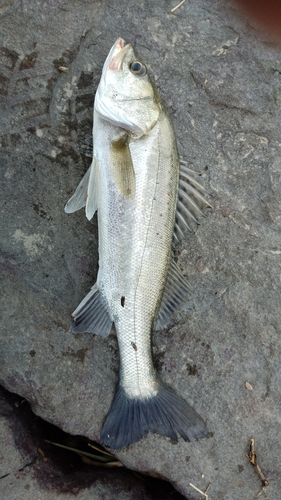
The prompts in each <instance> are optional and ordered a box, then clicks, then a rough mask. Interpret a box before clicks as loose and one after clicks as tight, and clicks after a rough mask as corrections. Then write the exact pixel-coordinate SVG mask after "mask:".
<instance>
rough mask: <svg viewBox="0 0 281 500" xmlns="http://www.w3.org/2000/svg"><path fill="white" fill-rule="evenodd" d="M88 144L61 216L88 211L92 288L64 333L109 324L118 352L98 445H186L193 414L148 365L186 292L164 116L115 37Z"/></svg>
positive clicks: (171, 146) (169, 131)
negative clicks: (160, 325) (155, 440)
mask: <svg viewBox="0 0 281 500" xmlns="http://www.w3.org/2000/svg"><path fill="white" fill-rule="evenodd" d="M134 69H136V70H140V71H136V72H134V71H133V70H134ZM132 75H133V80H132V81H133V83H134V87H133V90H132V82H131V81H130V80H131V78H132ZM126 79H127V80H129V81H128V82H127V80H126ZM93 142H94V147H93V163H92V165H91V167H90V169H91V171H90V174H89V173H87V174H86V175H85V182H83V180H82V181H81V183H80V184H79V186H78V188H77V190H76V192H75V193H74V195H73V197H72V198H71V199H70V200H69V202H68V204H67V205H66V211H67V212H68V213H70V212H73V211H75V210H77V209H79V208H81V207H82V206H85V205H86V215H87V217H88V218H91V217H92V216H93V213H94V212H95V210H96V209H97V210H98V232H99V271H98V277H97V282H96V284H95V285H94V287H93V288H92V290H91V291H90V292H89V294H88V295H87V296H86V297H85V299H83V301H82V302H81V304H80V305H79V306H78V308H77V309H76V311H74V313H73V316H74V323H73V325H72V328H71V329H72V331H74V332H77V333H78V332H84V331H88V332H93V333H96V334H100V335H103V336H107V335H108V334H109V333H110V329H111V326H112V323H114V325H115V329H116V332H117V338H118V345H119V351H120V375H119V384H118V387H117V391H116V394H115V397H114V400H113V403H112V405H111V408H110V410H109V413H108V415H107V418H106V421H105V424H104V427H103V430H102V434H101V441H102V443H103V444H104V445H105V446H108V447H111V448H115V449H119V448H122V447H124V446H129V445H131V444H132V443H134V442H136V441H138V440H139V439H141V438H142V437H143V436H145V435H146V434H147V433H148V432H149V431H151V432H156V433H159V434H163V435H167V436H169V437H170V438H172V439H174V440H176V439H177V433H179V434H180V435H181V436H182V437H183V438H184V439H186V440H190V438H192V437H194V438H200V437H203V436H205V435H206V433H207V429H206V426H205V424H204V422H203V420H202V418H201V417H200V416H199V415H198V414H197V413H196V412H195V410H193V408H191V407H190V406H189V405H188V403H187V402H186V401H184V400H183V399H182V398H180V397H179V396H177V395H176V394H175V393H174V392H173V391H172V390H171V389H170V388H168V387H167V386H166V385H165V384H164V383H163V382H162V381H161V380H160V378H159V376H158V375H157V373H156V370H155V368H154V365H153V360H152V352H151V333H152V329H153V325H154V324H155V321H156V319H157V315H158V314H160V316H161V310H162V311H163V314H162V316H163V315H164V316H165V314H166V315H167V314H170V313H172V312H173V310H174V306H175V305H176V306H177V305H178V303H179V301H180V298H179V297H180V295H181V291H182V290H181V287H182V288H184V287H186V282H185V280H184V278H183V277H182V276H180V273H179V270H178V269H177V268H176V265H175V263H174V262H173V260H172V239H173V234H174V226H175V219H176V211H177V203H178V186H179V174H180V165H179V158H178V154H177V148H176V142H175V137H174V132H173V128H172V125H171V122H170V119H169V117H168V115H167V113H166V111H165V109H164V107H163V106H162V104H161V102H160V99H159V97H158V95H157V93H156V92H155V90H154V89H153V86H152V84H151V82H150V80H149V78H148V77H147V74H146V68H145V66H144V65H143V64H142V63H140V62H139V59H138V58H137V57H136V55H135V52H134V50H133V49H132V47H131V46H130V45H125V43H124V41H123V40H122V39H118V40H117V41H116V42H115V44H114V46H113V47H112V49H111V51H110V53H109V55H108V57H107V59H106V62H105V65H104V68H103V73H102V78H101V82H100V85H99V87H98V90H97V94H96V99H95V106H94V126H93ZM81 193H84V195H83V196H84V198H83V197H81ZM200 196H201V195H200ZM201 198H202V196H201ZM170 288H171V290H172V292H173V291H174V294H175V297H174V298H173V296H170V295H171V290H170ZM166 289H167V292H166ZM172 295H173V294H172ZM167 296H168V300H167ZM163 302H164V304H163ZM165 311H166V312H165ZM167 311H168V313H167Z"/></svg>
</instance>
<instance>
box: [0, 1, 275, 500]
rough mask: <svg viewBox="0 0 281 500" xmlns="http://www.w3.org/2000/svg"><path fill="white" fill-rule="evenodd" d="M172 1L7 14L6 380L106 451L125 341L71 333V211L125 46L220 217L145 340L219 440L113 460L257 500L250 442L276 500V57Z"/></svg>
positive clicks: (219, 10)
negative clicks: (120, 45) (93, 125)
mask: <svg viewBox="0 0 281 500" xmlns="http://www.w3.org/2000/svg"><path fill="white" fill-rule="evenodd" d="M176 3H177V2H171V1H168V0H166V1H164V2H157V1H156V2H155V1H152V0H149V1H146V2H129V1H128V0H119V1H118V2H112V1H109V0H106V1H102V2H93V1H92V0H91V1H87V0H86V1H85V0H83V1H82V0H69V1H66V0H43V1H42V0H40V1H38V0H37V1H36V0H32V1H27V0H22V1H17V0H14V1H12V0H10V1H8V0H7V1H6V2H5V3H4V5H2V6H1V7H0V16H1V17H0V25H1V30H0V46H1V48H0V58H1V71H0V73H1V76H0V93H1V114H0V135H1V137H0V144H1V148H0V155H1V160H0V161H1V172H0V175H1V185H2V186H3V188H4V190H3V191H2V193H3V194H4V195H3V194H2V196H1V205H2V206H1V218H2V221H1V224H0V231H1V248H2V253H1V260H0V262H1V269H2V286H1V292H2V295H3V297H2V299H1V306H2V311H1V315H2V320H1V351H2V352H1V363H0V381H1V383H2V384H3V385H4V387H5V388H6V389H8V390H9V391H12V392H16V393H18V394H20V395H21V396H23V397H25V398H26V399H27V400H28V401H29V402H30V403H31V405H32V408H33V410H34V412H35V413H36V414H38V415H40V416H42V417H43V418H44V419H47V420H48V421H50V422H52V423H54V424H55V425H58V426H60V427H61V428H63V429H64V430H66V431H67V432H70V433H72V434H81V435H84V436H88V437H89V438H91V439H96V440H98V439H99V434H100V430H101V426H102V422H103V420H104V418H105V415H106V413H107V411H108V409H109V406H110V403H111V400H112V397H113V392H114V387H115V384H116V381H117V372H118V349H117V341H116V337H115V336H114V335H112V336H110V338H109V339H102V338H99V337H96V336H91V335H87V334H85V335H79V336H78V335H76V336H75V335H72V334H70V333H69V332H68V328H69V325H70V313H71V312H72V311H73V309H74V308H75V307H76V306H77V304H78V303H79V301H80V300H81V299H82V298H83V296H84V295H85V294H86V293H87V291H88V290H89V288H90V286H91V285H92V284H93V282H94V281H95V276H96V273H97V223H96V219H94V221H93V222H91V223H90V222H88V221H87V220H86V218H85V215H84V213H83V212H82V211H81V212H80V213H75V214H73V215H71V216H67V215H66V214H65V213H64V211H63V207H64V204H65V203H66V201H67V199H68V198H69V196H70V195H71V194H72V192H73V190H74V189H75V187H76V186H77V184H78V182H79V180H80V179H81V177H82V175H83V173H84V172H85V171H86V169H87V166H88V165H89V162H90V159H89V158H88V157H86V156H85V155H84V154H83V144H82V145H81V141H83V138H84V136H85V130H86V129H88V128H89V127H88V121H89V119H91V109H92V105H93V99H94V93H95V89H96V87H97V83H98V81H99V78H100V74H101V68H102V64H103V61H104V59H105V57H106V55H107V53H108V50H109V48H110V47H111V45H112V43H113V42H114V41H115V39H116V38H117V37H118V36H122V37H123V38H125V39H126V40H128V41H131V42H132V43H133V44H134V45H135V46H136V49H137V50H138V52H139V53H140V54H141V56H142V59H143V60H144V61H145V62H146V63H147V65H148V67H149V69H150V72H151V74H152V75H153V77H154V79H155V82H156V85H157V87H158V89H159V90H160V93H161V96H162V97H163V99H164V100H165V101H166V104H167V107H168V109H169V112H170V114H171V117H172V119H173V122H174V125H175V129H176V135H177V138H178V146H179V151H180V154H181V155H183V156H184V158H185V159H186V161H188V164H189V166H190V167H191V168H193V169H194V170H196V171H197V172H199V174H200V176H201V179H202V182H203V184H204V185H205V186H206V187H207V188H208V189H209V190H210V192H211V193H212V195H213V196H212V205H213V210H212V211H210V212H209V213H207V217H206V218H205V219H203V220H202V221H201V225H200V226H199V227H198V229H197V230H196V232H195V233H194V234H192V235H189V236H188V237H187V238H186V240H185V241H184V242H183V243H182V244H181V245H180V246H179V247H178V248H177V249H176V255H177V257H178V263H179V265H180V267H181V268H182V270H183V271H184V273H186V274H187V275H188V278H189V281H190V282H191V283H192V285H193V286H194V288H195V292H194V295H193V298H192V301H191V302H190V303H189V304H188V305H187V308H186V311H182V313H181V315H180V317H179V322H178V323H177V324H176V325H175V326H173V327H172V328H171V329H169V330H168V331H164V332H157V333H155V334H154V337H153V344H154V354H155V357H156V361H157V365H158V368H159V370H160V372H161V376H162V378H163V379H164V380H165V381H166V382H167V383H168V384H170V385H171V386H173V387H174V388H175V389H176V390H177V391H178V392H179V393H180V394H181V395H182V396H183V397H185V398H186V399H187V400H188V401H189V402H190V403H191V404H192V405H194V407H195V408H196V410H197V411H198V412H199V413H200V414H201V415H202V416H203V417H204V418H205V419H206V421H207V424H208V427H209V429H210V431H211V432H212V436H211V437H209V438H208V439H204V440H201V441H199V442H195V443H194V442H192V443H185V442H183V441H182V440H180V441H179V443H178V444H177V445H174V444H172V443H170V441H169V440H168V439H166V438H164V437H160V436H157V435H149V436H148V437H147V438H146V439H145V440H143V441H142V442H140V443H138V444H136V445H134V446H132V447H131V448H129V449H128V450H125V451H122V452H120V453H118V457H119V458H120V460H121V461H123V462H124V464H125V465H127V466H128V467H130V468H133V469H136V470H144V471H145V470H146V471H156V472H158V473H160V474H162V475H163V476H165V477H166V478H168V479H169V480H170V481H171V482H172V483H173V484H174V485H175V486H176V488H177V489H178V490H179V491H180V492H182V493H183V494H184V495H185V496H186V498H189V499H190V500H197V499H202V498H203V496H202V494H200V493H198V492H196V490H194V489H193V488H192V487H191V486H190V483H192V484H194V485H196V486H197V487H198V488H199V489H200V490H202V491H205V489H206V488H207V486H208V485H209V484H211V487H210V489H209V491H208V494H209V499H211V500H245V499H247V500H251V499H252V498H255V495H256V494H257V493H259V491H260V490H261V482H260V480H259V478H258V477H257V475H256V474H255V472H254V470H253V468H252V467H251V465H250V464H249V462H248V459H247V458H246V453H247V452H248V450H249V439H250V438H254V439H255V442H256V451H257V455H258V460H259V462H260V466H261V467H262V469H263V471H264V473H265V474H266V476H267V478H268V480H269V482H270V485H269V487H268V489H267V495H268V497H269V498H270V499H271V500H279V498H280V489H281V462H280V442H281V418H280V411H281V396H280V387H281V370H280V359H281V339H280V305H281V301H280V259H281V237H280V225H281V217H280V209H281V206H280V204H281V202H280V200H281V196H280V194H281V193H280V188H281V177H280V176H281V174H280V172H281V135H280V116H281V112H280V104H281V76H280V75H281V52H280V49H278V48H277V47H276V46H274V45H273V44H272V43H271V42H270V40H268V38H267V37H266V36H264V35H263V34H262V33H261V32H260V31H258V30H256V29H255V28H254V27H251V26H250V25H249V23H248V22H247V21H246V20H244V18H243V17H241V16H240V14H239V13H238V12H237V11H236V10H235V9H234V8H233V7H232V5H231V4H229V3H227V4H226V3H225V2H222V0H221V1H218V0H217V1H214V0H189V1H188V2H185V4H184V5H183V6H182V7H180V8H179V9H178V10H176V11H175V12H174V13H173V14H172V13H171V12H170V10H171V8H172V7H173V6H174V5H175V4H176ZM60 66H64V67H67V68H68V71H67V72H61V71H59V69H58V68H59V67H60ZM246 382H248V383H249V384H250V385H251V387H252V390H250V389H247V387H246V386H245V384H246ZM248 387H250V386H248ZM17 460H18V461H19V463H20V460H22V458H20V457H18V458H17ZM264 497H265V496H264ZM42 498H44V497H43V496H42ZM48 498H50V497H48ZM261 498H262V497H261Z"/></svg>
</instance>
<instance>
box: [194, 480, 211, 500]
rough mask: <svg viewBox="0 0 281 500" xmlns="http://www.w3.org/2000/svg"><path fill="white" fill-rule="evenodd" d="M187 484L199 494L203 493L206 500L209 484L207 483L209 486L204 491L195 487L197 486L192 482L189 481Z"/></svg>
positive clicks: (207, 499)
mask: <svg viewBox="0 0 281 500" xmlns="http://www.w3.org/2000/svg"><path fill="white" fill-rule="evenodd" d="M189 486H191V488H194V490H196V491H198V493H201V495H203V497H205V498H206V500H209V497H208V495H207V492H208V491H209V489H210V486H211V484H209V486H208V487H207V489H206V491H205V492H204V491H202V490H199V488H197V486H194V484H192V483H189Z"/></svg>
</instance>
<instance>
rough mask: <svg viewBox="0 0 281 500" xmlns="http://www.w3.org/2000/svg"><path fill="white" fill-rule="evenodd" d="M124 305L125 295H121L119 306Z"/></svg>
mask: <svg viewBox="0 0 281 500" xmlns="http://www.w3.org/2000/svg"><path fill="white" fill-rule="evenodd" d="M124 305H125V297H124V296H122V297H121V306H122V307H124Z"/></svg>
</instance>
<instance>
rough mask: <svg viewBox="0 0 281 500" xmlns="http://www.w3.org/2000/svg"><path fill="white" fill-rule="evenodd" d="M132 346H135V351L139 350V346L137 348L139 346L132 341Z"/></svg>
mask: <svg viewBox="0 0 281 500" xmlns="http://www.w3.org/2000/svg"><path fill="white" fill-rule="evenodd" d="M131 346H132V348H133V349H135V351H137V350H138V348H137V346H136V344H135V342H131Z"/></svg>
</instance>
